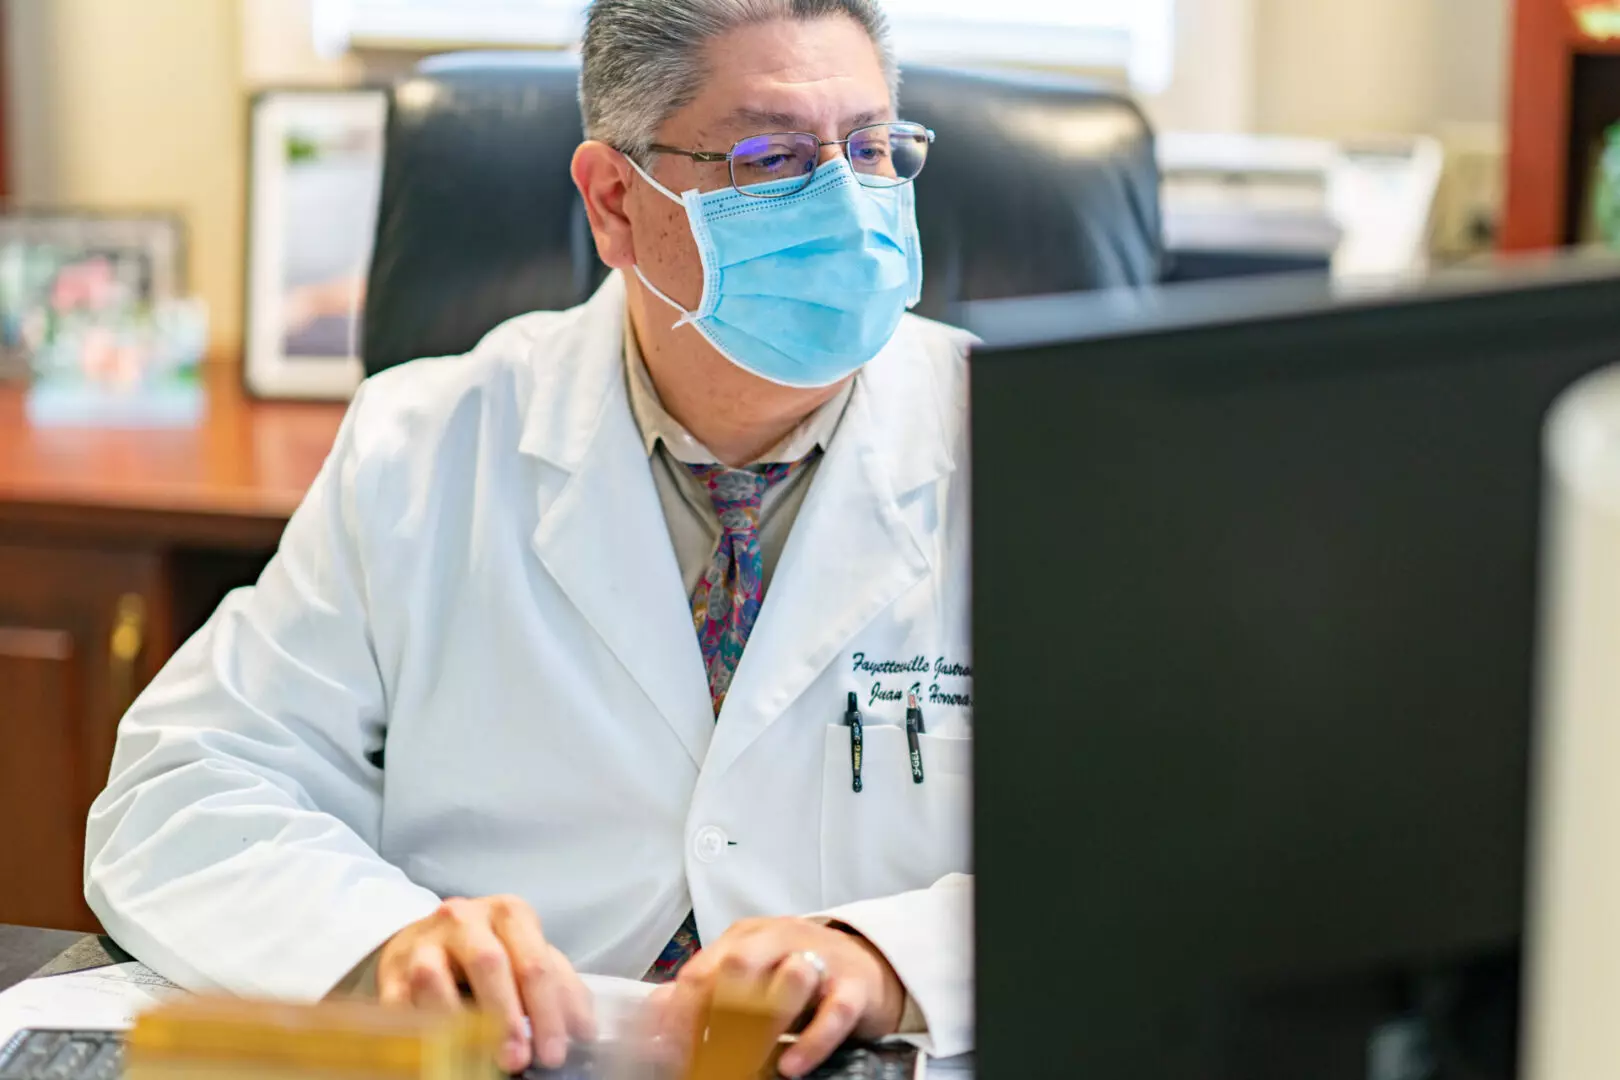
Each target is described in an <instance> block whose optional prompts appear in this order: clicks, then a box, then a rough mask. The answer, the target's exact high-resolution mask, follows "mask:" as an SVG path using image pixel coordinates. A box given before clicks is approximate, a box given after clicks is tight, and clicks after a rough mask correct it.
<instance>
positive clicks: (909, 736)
mask: <svg viewBox="0 0 1620 1080" xmlns="http://www.w3.org/2000/svg"><path fill="white" fill-rule="evenodd" d="M925 730H927V729H926V728H924V727H923V715H922V707H921V706H919V705H918V704H917V695H916V694H907V695H906V745H907V746H908V747H909V748H910V749H911V782H912V783H913V784H920V783H922V782H923V767H922V743H921V742H920V741H919V740H918V739H917V736H918V735H920V734H921V733H922V732H923V731H925Z"/></svg>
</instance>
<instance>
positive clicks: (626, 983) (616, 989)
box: [579, 974, 657, 1042]
mask: <svg viewBox="0 0 1620 1080" xmlns="http://www.w3.org/2000/svg"><path fill="white" fill-rule="evenodd" d="M579 978H580V981H581V982H583V983H584V984H585V989H587V990H589V991H590V992H591V996H592V997H593V998H594V999H595V1000H596V1036H597V1038H599V1039H601V1040H603V1041H604V1042H607V1041H611V1040H613V1039H619V1038H631V1037H634V1036H635V1035H636V1034H637V1031H636V1026H635V1025H636V1018H637V1016H638V1015H639V1014H640V1012H641V1007H642V1006H643V1005H645V1004H646V1002H647V996H648V995H649V994H651V993H652V992H653V991H654V990H655V989H657V987H656V986H654V985H653V984H652V983H644V982H640V981H638V980H636V979H619V978H615V977H614V976H612V975H585V974H581V975H580V977H579Z"/></svg>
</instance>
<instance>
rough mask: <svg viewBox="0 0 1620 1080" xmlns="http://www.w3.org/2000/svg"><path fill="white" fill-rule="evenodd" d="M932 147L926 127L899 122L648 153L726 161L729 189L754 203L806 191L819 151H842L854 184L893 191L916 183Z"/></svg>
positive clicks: (659, 148) (654, 147)
mask: <svg viewBox="0 0 1620 1080" xmlns="http://www.w3.org/2000/svg"><path fill="white" fill-rule="evenodd" d="M933 142H934V133H933V132H932V131H930V130H929V129H928V128H925V127H923V126H922V125H921V124H913V123H911V122H910V121H905V120H898V121H891V122H889V123H884V124H869V125H867V126H866V127H859V128H856V129H855V130H854V131H852V132H850V133H849V134H848V135H847V136H845V137H844V138H842V139H833V140H832V141H830V142H824V141H823V140H822V139H820V138H819V137H817V136H815V135H812V134H810V133H809V132H806V131H779V132H773V133H771V134H768V135H755V136H753V137H751V138H747V139H743V140H742V141H741V142H739V143H737V145H735V146H733V147H732V148H731V149H730V150H727V151H725V152H724V153H722V152H720V151H718V150H682V149H680V148H679V147H674V146H663V145H661V144H659V143H654V144H653V145H652V146H650V147H648V149H649V150H651V151H652V152H653V153H655V154H676V155H678V156H680V157H686V158H691V159H692V160H693V161H696V162H699V163H701V164H706V165H718V164H719V163H720V162H722V161H723V162H726V163H727V164H728V165H729V166H730V167H731V186H732V187H734V188H736V189H737V190H738V191H739V192H741V193H742V194H744V195H747V196H749V197H751V198H755V199H779V198H782V197H783V196H784V195H796V194H798V193H799V192H801V191H803V190H804V189H805V188H807V187H809V186H810V181H811V180H813V179H815V175H816V166H817V165H819V164H820V162H821V151H822V148H823V147H827V146H842V147H843V148H844V156H845V157H847V158H848V159H849V164H850V168H851V169H852V170H854V173H855V179H856V180H858V181H860V182H861V184H862V185H863V186H865V187H872V188H893V187H899V186H900V185H902V184H909V183H911V181H913V180H915V179H917V174H918V173H920V172H922V169H923V165H924V164H926V163H927V161H928V148H929V147H930V146H931V145H933ZM790 181H791V182H790Z"/></svg>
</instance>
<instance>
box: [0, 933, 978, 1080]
mask: <svg viewBox="0 0 1620 1080" xmlns="http://www.w3.org/2000/svg"><path fill="white" fill-rule="evenodd" d="M83 939H84V935H83V934H78V933H73V932H71V931H67V930H35V929H32V928H30V927H25V926H6V925H4V924H0V990H5V989H7V988H8V987H11V986H15V985H16V984H17V983H19V982H21V981H22V980H24V979H26V978H28V976H30V975H32V974H33V973H34V972H36V971H38V970H39V969H40V968H42V967H44V966H45V964H46V963H48V962H49V961H50V960H51V959H52V958H53V957H55V956H56V955H57V954H59V953H61V952H62V951H63V950H64V949H66V948H68V947H69V946H70V945H73V944H74V943H75V942H78V941H81V940H83ZM928 1072H929V1074H930V1075H931V1076H936V1077H942V1078H944V1077H949V1078H952V1080H973V1057H972V1055H968V1056H966V1057H961V1058H954V1059H952V1060H949V1061H936V1062H933V1063H931V1064H930V1065H929V1067H928Z"/></svg>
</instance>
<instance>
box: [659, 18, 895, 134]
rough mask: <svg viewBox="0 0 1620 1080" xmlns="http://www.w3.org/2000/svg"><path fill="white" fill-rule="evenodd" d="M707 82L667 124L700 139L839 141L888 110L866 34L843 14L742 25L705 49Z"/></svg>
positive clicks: (876, 56)
mask: <svg viewBox="0 0 1620 1080" xmlns="http://www.w3.org/2000/svg"><path fill="white" fill-rule="evenodd" d="M705 59H706V61H707V69H708V77H707V78H706V79H705V81H704V84H703V88H702V90H701V91H700V92H699V93H698V95H697V97H696V98H694V99H693V101H692V102H691V104H689V105H688V106H687V107H686V108H684V109H682V110H680V112H679V113H677V114H676V115H675V116H674V117H671V120H672V121H675V122H678V123H681V125H682V126H687V127H689V128H690V129H691V130H693V131H696V132H701V133H706V134H714V133H737V134H751V133H753V132H756V131H758V130H760V128H761V126H762V125H764V126H766V127H776V128H782V127H786V128H791V129H793V130H806V131H816V132H826V131H828V130H831V131H833V132H834V133H835V134H838V135H841V134H842V133H843V130H844V128H843V127H841V125H845V124H849V123H869V122H871V121H873V120H881V119H884V118H886V117H888V116H889V115H890V113H891V110H892V104H891V102H890V99H889V85H888V78H887V76H886V74H885V73H884V70H883V62H882V59H881V57H880V56H879V53H878V49H877V46H876V45H875V44H874V43H873V42H872V39H871V38H870V37H869V36H868V35H867V33H866V30H865V29H864V28H863V27H862V26H861V25H860V24H859V23H857V22H856V21H855V20H854V19H851V18H849V17H847V16H844V15H831V16H826V17H823V18H817V19H802V20H801V19H779V20H773V21H771V22H766V23H759V24H756V25H752V26H744V27H741V28H739V29H736V30H733V31H730V32H729V33H726V34H723V35H721V36H720V37H717V38H715V39H714V40H713V41H712V42H710V43H709V46H708V49H707V50H706V55H705Z"/></svg>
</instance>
